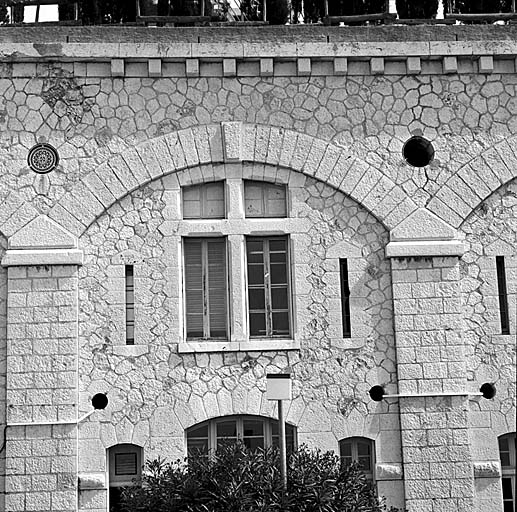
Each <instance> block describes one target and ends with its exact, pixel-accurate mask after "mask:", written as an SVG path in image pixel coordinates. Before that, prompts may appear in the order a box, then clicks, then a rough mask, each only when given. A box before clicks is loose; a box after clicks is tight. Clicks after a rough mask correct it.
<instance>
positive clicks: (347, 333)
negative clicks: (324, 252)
mask: <svg viewBox="0 0 517 512" xmlns="http://www.w3.org/2000/svg"><path fill="white" fill-rule="evenodd" d="M339 277H340V281H341V319H342V323H343V338H350V337H351V336H352V327H351V324H350V287H349V284H348V262H347V260H346V258H343V259H340V260H339Z"/></svg>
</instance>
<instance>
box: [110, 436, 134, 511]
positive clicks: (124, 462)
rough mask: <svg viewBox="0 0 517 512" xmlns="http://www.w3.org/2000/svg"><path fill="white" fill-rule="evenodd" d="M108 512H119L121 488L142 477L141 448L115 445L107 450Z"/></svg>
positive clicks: (129, 445) (131, 445)
mask: <svg viewBox="0 0 517 512" xmlns="http://www.w3.org/2000/svg"><path fill="white" fill-rule="evenodd" d="M108 476H109V509H108V510H109V511H110V512H120V511H121V508H120V495H121V491H122V488H123V487H126V486H128V485H131V484H133V482H134V481H135V480H140V479H141V477H142V448H141V447H140V446H136V445H134V444H117V445H115V446H112V447H111V448H109V449H108Z"/></svg>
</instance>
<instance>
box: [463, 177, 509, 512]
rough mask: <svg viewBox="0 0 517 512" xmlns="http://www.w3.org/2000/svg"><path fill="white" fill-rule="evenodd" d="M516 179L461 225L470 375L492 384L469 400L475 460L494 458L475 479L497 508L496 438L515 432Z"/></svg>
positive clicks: (487, 503) (481, 503) (481, 502)
mask: <svg viewBox="0 0 517 512" xmlns="http://www.w3.org/2000/svg"><path fill="white" fill-rule="evenodd" d="M516 219H517V182H516V180H513V181H512V182H510V183H508V185H506V186H504V187H501V188H500V189H499V190H498V191H497V192H496V193H495V194H493V195H492V196H491V197H490V198H489V199H487V200H486V201H484V202H483V203H482V204H481V205H480V206H479V207H478V208H477V209H476V210H475V212H473V213H472V215H471V216H470V217H469V218H468V219H467V220H466V221H465V223H464V224H463V225H462V230H463V232H464V233H465V238H466V242H467V244H468V245H467V247H468V249H467V252H466V253H465V255H464V256H463V257H462V259H461V261H460V272H461V275H462V291H463V295H464V300H463V302H464V306H463V307H464V311H465V333H464V339H465V342H466V343H465V347H466V351H465V357H466V363H467V379H468V380H469V381H472V382H493V383H494V384H495V386H496V388H497V395H496V396H495V398H494V399H493V400H482V399H481V400H480V399H477V400H471V401H470V404H469V424H470V432H471V434H470V437H471V445H472V455H473V458H474V460H485V461H490V462H491V464H490V465H489V466H488V468H489V470H488V471H486V469H485V474H482V475H481V476H483V478H478V479H476V487H477V497H478V501H477V503H476V505H477V507H478V508H477V510H479V511H480V512H481V511H482V510H487V509H488V508H490V507H494V506H495V507H497V506H498V503H497V502H496V501H495V500H494V498H493V496H494V492H493V490H494V488H497V487H498V486H499V479H498V478H497V470H495V471H494V470H493V469H491V467H493V466H494V465H495V467H497V464H498V460H499V453H498V446H497V442H496V437H497V436H500V435H503V434H506V433H507V432H512V431H515V414H516V412H515V403H516V396H515V395H516V387H515V365H516V353H515V350H516V345H515V334H514V333H515V329H516V321H517V307H516V304H517V256H516V247H517V224H516ZM496 256H504V260H505V267H506V283H507V293H508V308H509V315H508V316H509V322H510V333H511V334H509V335H508V334H506V335H504V334H501V321H500V315H499V297H498V286H497V275H496V264H495V257H496Z"/></svg>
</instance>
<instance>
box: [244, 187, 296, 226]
mask: <svg viewBox="0 0 517 512" xmlns="http://www.w3.org/2000/svg"><path fill="white" fill-rule="evenodd" d="M249 186H255V187H258V188H260V190H261V198H260V199H261V203H262V209H261V212H260V213H259V214H256V215H249V214H248V209H247V207H246V204H247V197H246V188H247V187H249ZM275 189H282V190H283V191H284V213H283V215H273V214H271V215H268V213H267V212H268V201H269V200H270V198H269V197H268V195H269V193H270V192H271V191H274V190H275ZM288 196H289V194H288V187H287V185H286V184H284V183H272V182H270V181H258V180H246V179H245V180H243V193H242V198H243V205H244V217H245V218H246V219H285V218H288V217H289V201H288Z"/></svg>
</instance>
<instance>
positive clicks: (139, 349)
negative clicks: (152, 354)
mask: <svg viewBox="0 0 517 512" xmlns="http://www.w3.org/2000/svg"><path fill="white" fill-rule="evenodd" d="M148 352H149V347H148V346H147V345H114V346H113V353H114V354H116V355H118V356H141V355H142V354H147V353H148Z"/></svg>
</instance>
